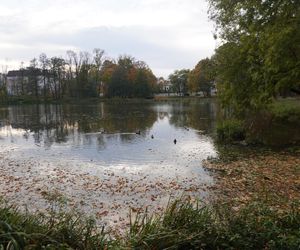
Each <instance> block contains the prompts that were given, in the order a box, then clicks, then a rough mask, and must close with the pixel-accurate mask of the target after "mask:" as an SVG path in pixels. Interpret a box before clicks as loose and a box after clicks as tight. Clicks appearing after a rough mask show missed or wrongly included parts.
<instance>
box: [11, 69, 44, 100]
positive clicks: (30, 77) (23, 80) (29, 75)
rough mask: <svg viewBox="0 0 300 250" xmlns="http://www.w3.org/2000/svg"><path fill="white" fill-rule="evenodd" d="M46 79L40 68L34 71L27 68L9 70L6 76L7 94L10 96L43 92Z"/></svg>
mask: <svg viewBox="0 0 300 250" xmlns="http://www.w3.org/2000/svg"><path fill="white" fill-rule="evenodd" d="M44 84H45V79H44V77H43V75H42V73H41V71H40V70H39V69H36V70H35V71H34V72H32V71H29V70H27V69H23V70H22V69H21V70H11V71H8V73H7V76H6V88H7V94H8V95H10V96H14V95H22V94H24V93H26V94H33V93H34V92H36V91H37V92H38V93H41V91H42V89H43V87H44Z"/></svg>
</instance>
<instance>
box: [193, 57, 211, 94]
mask: <svg viewBox="0 0 300 250" xmlns="http://www.w3.org/2000/svg"><path fill="white" fill-rule="evenodd" d="M214 80H215V65H214V61H213V59H209V58H205V59H203V60H201V61H200V62H198V64H197V65H196V66H195V68H194V69H193V70H191V72H190V73H189V75H188V82H187V84H188V88H189V90H190V91H191V92H199V91H202V92H203V93H205V95H206V96H210V92H211V88H212V87H213V84H214Z"/></svg>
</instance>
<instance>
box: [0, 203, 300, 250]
mask: <svg viewBox="0 0 300 250" xmlns="http://www.w3.org/2000/svg"><path fill="white" fill-rule="evenodd" d="M299 227H300V213H299V210H297V209H296V206H295V204H292V203H290V204H289V206H288V207H286V209H285V210H284V211H281V210H279V209H277V210H276V209H271V208H270V207H268V206H266V204H265V203H263V202H261V201H253V202H252V203H250V204H248V205H247V206H245V207H243V208H242V209H240V210H236V209H234V207H232V206H230V205H229V204H226V205H225V204H222V206H220V205H210V206H202V205H201V204H200V203H198V204H195V203H191V202H189V201H174V202H173V203H171V204H170V205H169V206H168V208H167V209H166V211H165V212H164V213H163V214H162V215H161V216H149V215H147V214H146V213H144V214H139V215H138V216H137V217H136V219H135V220H134V221H132V222H131V224H130V226H129V228H128V230H127V232H126V233H125V234H124V235H122V236H119V237H116V236H114V237H112V236H111V235H110V234H109V232H105V231H101V230H100V229H98V228H97V227H96V225H95V224H94V221H93V220H91V219H83V217H80V216H78V215H74V214H66V213H57V214H51V215H48V216H46V215H43V214H40V215H28V214H22V213H20V212H19V211H18V210H17V209H16V208H13V207H9V206H5V205H3V204H2V205H1V208H0V248H1V249H299V248H298V247H299V246H300V231H299Z"/></svg>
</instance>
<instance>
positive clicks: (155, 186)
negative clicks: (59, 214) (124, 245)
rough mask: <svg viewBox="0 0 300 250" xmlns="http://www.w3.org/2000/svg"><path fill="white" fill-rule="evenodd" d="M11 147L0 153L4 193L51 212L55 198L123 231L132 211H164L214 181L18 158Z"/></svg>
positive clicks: (27, 207) (204, 192) (68, 208)
mask: <svg viewBox="0 0 300 250" xmlns="http://www.w3.org/2000/svg"><path fill="white" fill-rule="evenodd" d="M15 150H17V149H14V148H11V149H10V150H6V151H5V150H4V151H2V152H1V153H0V173H1V175H0V190H1V191H0V196H2V197H4V199H5V200H7V201H8V202H9V203H11V204H14V205H17V206H18V207H20V208H21V210H23V211H29V212H31V213H39V212H42V213H47V212H49V209H51V204H50V202H49V201H52V202H53V201H54V202H56V200H57V201H61V202H60V203H61V204H58V203H57V204H56V205H59V206H62V207H63V208H64V209H65V210H66V211H73V210H76V211H79V212H82V213H84V214H85V215H87V216H93V217H95V219H96V220H97V224H98V225H99V226H103V225H105V226H106V227H109V228H111V229H112V230H117V231H122V230H123V229H125V228H126V227H127V226H128V224H129V212H130V210H131V211H133V212H141V211H145V210H147V211H148V212H149V213H151V214H159V213H161V212H162V211H163V210H164V208H165V206H166V205H167V203H168V202H169V199H172V198H178V197H179V196H182V195H183V194H185V195H187V196H190V197H191V199H195V198H196V197H200V196H202V197H205V196H206V195H207V193H208V187H209V186H210V185H211V184H212V183H210V182H206V181H205V180H204V181H202V182H199V179H198V178H197V177H196V176H194V177H187V176H182V177H180V176H177V177H175V176H163V175H161V176H156V177H151V176H150V173H149V172H148V171H146V172H144V173H143V172H141V171H137V172H135V171H131V170H130V169H126V168H121V169H117V168H115V169H113V168H108V167H103V168H101V167H96V166H94V165H92V163H91V164H90V165H86V166H82V165H80V164H79V165H76V164H74V163H71V162H69V163H68V162H67V161H64V162H59V161H58V162H51V161H49V160H47V159H46V160H45V159H34V158H32V157H31V158H29V159H17V158H16V157H15V156H14V154H15V153H14V151H15Z"/></svg>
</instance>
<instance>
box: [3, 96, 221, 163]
mask: <svg viewBox="0 0 300 250" xmlns="http://www.w3.org/2000/svg"><path fill="white" fill-rule="evenodd" d="M215 116H216V104H215V103H214V102H213V101H209V100H196V101H183V102H165V103H159V102H149V103H127V104H112V103H97V104H89V105H20V106H9V107H6V108H2V109H0V126H1V127H0V138H1V140H0V144H2V145H8V144H14V145H18V146H19V147H20V148H23V149H24V150H26V149H27V152H28V154H34V155H38V156H40V157H46V156H49V154H48V153H45V151H47V150H48V151H49V150H50V151H51V152H52V153H53V155H55V154H56V155H57V154H58V153H59V154H60V155H63V157H69V158H72V159H77V160H78V159H80V160H88V161H98V162H100V163H101V164H104V165H105V164H107V165H110V164H115V165H116V164H117V165H118V164H119V165H122V164H123V165H124V164H125V165H126V164H131V165H134V164H136V165H139V164H141V162H143V163H145V162H146V163H147V162H148V163H155V164H157V163H161V162H164V164H169V165H172V164H173V165H174V162H176V164H179V163H180V164H185V165H186V164H187V163H190V162H191V160H190V159H191V156H193V157H194V158H193V159H194V162H197V161H199V160H201V159H203V158H205V157H207V156H210V155H211V154H214V153H215V152H214V147H213V144H212V141H211V138H210V136H209V134H210V133H211V131H212V129H213V127H214V123H215ZM137 131H140V134H137V133H136V132H137ZM200 131H201V132H200ZM203 131H204V133H203ZM151 135H154V138H153V139H152V138H151ZM175 138H176V139H177V141H178V143H177V145H176V147H174V144H173V140H174V139H175ZM196 154H199V155H200V156H199V157H200V158H199V157H195V155H196Z"/></svg>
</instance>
